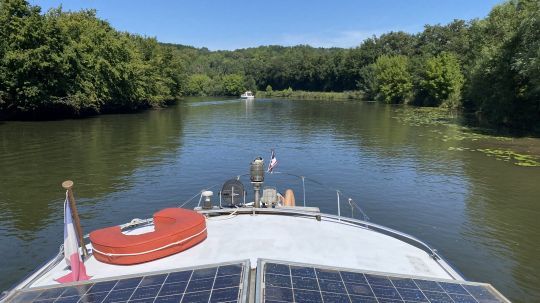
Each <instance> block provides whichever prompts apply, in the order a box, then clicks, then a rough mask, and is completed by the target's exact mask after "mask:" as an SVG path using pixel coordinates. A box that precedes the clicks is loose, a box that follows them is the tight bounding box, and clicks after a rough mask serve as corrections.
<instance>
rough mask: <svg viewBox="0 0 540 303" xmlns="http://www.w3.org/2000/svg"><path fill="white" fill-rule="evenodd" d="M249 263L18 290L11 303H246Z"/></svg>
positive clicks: (10, 299) (9, 300) (10, 300)
mask: <svg viewBox="0 0 540 303" xmlns="http://www.w3.org/2000/svg"><path fill="white" fill-rule="evenodd" d="M249 268H250V267H249V260H246V261H243V262H236V263H224V264H219V265H212V266H211V265H207V266H204V267H196V268H184V269H178V270H175V271H167V272H156V273H152V274H147V275H144V276H129V277H123V278H122V279H116V280H101V281H98V280H96V281H86V282H81V283H75V284H71V285H69V286H61V285H59V286H52V287H44V288H39V289H38V288H31V289H28V290H19V291H17V292H16V293H15V295H14V296H13V297H11V298H9V299H8V300H7V302H11V303H23V302H24V303H30V302H32V303H53V302H54V303H115V302H118V303H120V302H134V303H151V302H152V303H179V302H182V303H184V302H185V303H196V302H205V303H207V302H216V303H217V302H227V303H229V302H246V299H247V291H248V276H249Z"/></svg>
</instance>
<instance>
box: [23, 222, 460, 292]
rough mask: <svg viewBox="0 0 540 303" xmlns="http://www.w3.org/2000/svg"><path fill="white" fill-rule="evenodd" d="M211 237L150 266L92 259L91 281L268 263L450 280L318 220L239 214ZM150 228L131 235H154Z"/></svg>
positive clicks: (55, 273) (378, 237)
mask: <svg viewBox="0 0 540 303" xmlns="http://www.w3.org/2000/svg"><path fill="white" fill-rule="evenodd" d="M207 228H208V238H207V239H206V240H204V241H203V242H202V243H200V244H198V245H197V246H195V247H192V248H191V249H189V250H187V251H184V252H181V253H178V254H175V255H172V256H169V257H166V258H163V259H159V260H155V261H152V262H148V263H143V264H138V265H129V266H119V265H110V264H105V263H101V262H99V261H97V260H95V259H94V258H93V257H91V258H90V259H88V260H87V261H86V262H85V264H86V269H87V273H88V274H89V275H90V276H92V278H93V279H99V278H107V277H115V276H121V275H127V274H137V273H144V272H150V271H157V270H166V269H174V268H181V267H190V266H198V265H205V264H214V263H219V262H227V261H234V260H243V259H250V260H251V264H252V266H256V264H257V259H259V258H266V259H274V260H285V261H290V262H300V263H311V264H320V265H323V266H335V267H342V268H351V269H360V270H366V271H377V272H387V273H394V274H404V275H414V276H423V277H430V278H443V279H452V277H451V276H450V275H449V274H448V273H447V272H445V270H444V269H443V268H442V267H441V264H439V263H437V262H436V261H435V260H434V259H433V258H431V257H430V256H429V255H428V253H427V252H425V251H423V250H421V249H419V248H416V247H414V246H412V245H410V244H407V243H405V242H403V241H400V240H398V239H395V238H393V237H390V236H387V235H384V234H381V233H378V232H376V231H372V230H369V229H365V228H362V227H359V226H354V225H351V224H347V223H342V222H332V221H325V220H324V218H323V220H322V221H317V220H315V219H314V218H307V217H296V216H283V215H269V214H256V215H252V214H240V215H236V216H233V217H230V216H229V217H226V216H220V217H213V218H210V219H208V220H207ZM151 229H152V227H151V226H147V227H142V228H139V229H135V230H133V231H132V232H133V233H142V232H145V231H150V230H151ZM66 273H67V271H66V264H65V263H64V261H61V262H60V263H59V264H58V265H56V266H55V267H54V268H53V269H52V270H51V271H50V272H49V273H47V274H45V275H44V276H43V277H41V278H40V279H39V280H37V281H36V282H35V283H34V284H33V285H32V286H31V287H35V286H44V285H50V284H57V283H56V282H54V279H55V278H57V277H60V276H63V275H64V274H66Z"/></svg>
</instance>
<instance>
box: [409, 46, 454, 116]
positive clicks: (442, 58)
mask: <svg viewBox="0 0 540 303" xmlns="http://www.w3.org/2000/svg"><path fill="white" fill-rule="evenodd" d="M463 82H464V78H463V74H462V73H461V67H460V62H459V60H458V58H457V57H456V55H454V54H451V53H446V52H443V53H441V54H439V55H437V56H435V57H430V58H428V59H427V60H426V62H425V64H424V71H423V74H422V76H421V80H420V83H419V85H420V87H419V91H421V92H422V95H423V99H424V100H423V105H427V106H439V105H441V104H445V105H446V106H449V107H459V105H460V104H459V103H460V100H461V88H462V87H463Z"/></svg>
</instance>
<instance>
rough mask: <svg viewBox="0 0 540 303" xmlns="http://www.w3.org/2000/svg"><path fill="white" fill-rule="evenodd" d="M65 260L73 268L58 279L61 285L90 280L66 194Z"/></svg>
mask: <svg viewBox="0 0 540 303" xmlns="http://www.w3.org/2000/svg"><path fill="white" fill-rule="evenodd" d="M64 258H65V259H66V263H67V264H68V265H69V266H70V267H71V272H70V273H69V274H67V275H65V276H63V277H60V278H58V279H56V281H57V282H60V283H68V282H74V281H84V280H88V279H90V277H89V276H88V275H87V274H86V268H85V267H84V263H83V261H82V258H81V254H80V253H79V241H78V240H77V233H76V232H75V226H74V225H73V218H72V217H71V207H69V201H68V193H67V192H66V201H65V202H64Z"/></svg>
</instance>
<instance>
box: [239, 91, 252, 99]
mask: <svg viewBox="0 0 540 303" xmlns="http://www.w3.org/2000/svg"><path fill="white" fill-rule="evenodd" d="M240 98H242V99H255V95H253V93H252V92H251V91H249V90H248V91H247V92H245V93H243V94H241V95H240Z"/></svg>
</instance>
